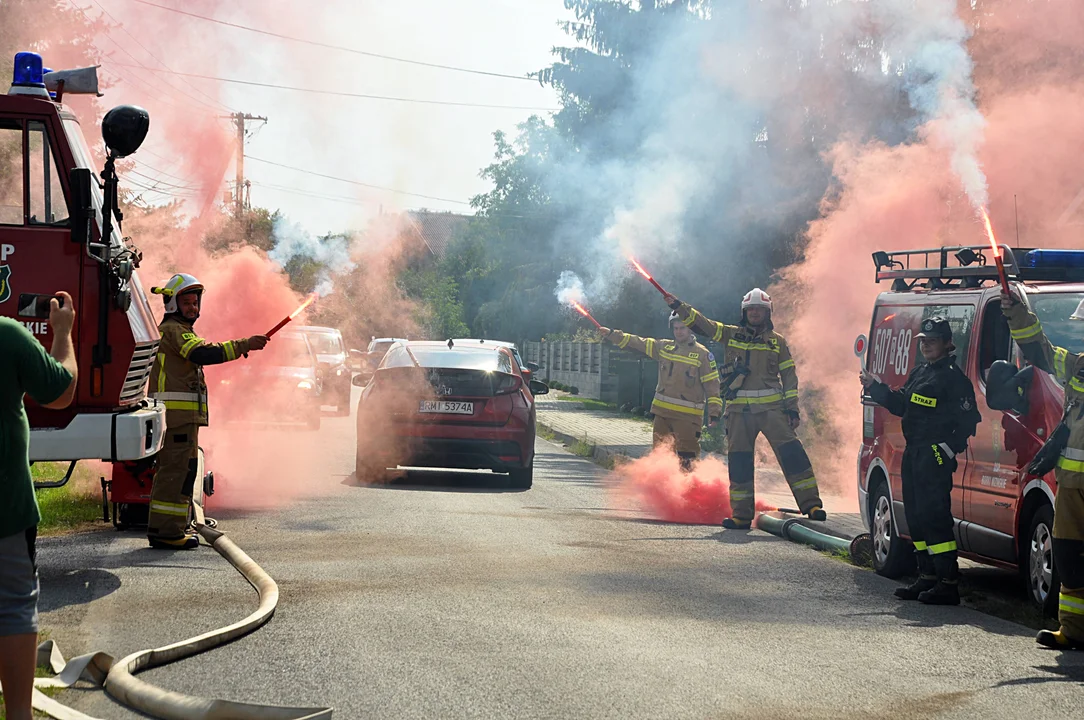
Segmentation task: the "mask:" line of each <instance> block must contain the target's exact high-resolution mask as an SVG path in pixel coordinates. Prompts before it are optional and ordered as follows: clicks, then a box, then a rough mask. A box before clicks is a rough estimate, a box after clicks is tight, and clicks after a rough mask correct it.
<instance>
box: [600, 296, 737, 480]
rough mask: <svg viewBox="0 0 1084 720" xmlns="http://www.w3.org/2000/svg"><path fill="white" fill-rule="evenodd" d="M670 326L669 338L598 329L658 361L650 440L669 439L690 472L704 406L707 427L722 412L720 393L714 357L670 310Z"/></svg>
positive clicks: (657, 442)
mask: <svg viewBox="0 0 1084 720" xmlns="http://www.w3.org/2000/svg"><path fill="white" fill-rule="evenodd" d="M670 328H671V331H672V332H673V334H674V339H673V340H655V339H653V338H642V337H639V336H637V335H630V334H628V333H624V332H621V331H620V330H610V329H609V328H601V329H600V330H599V332H601V333H602V336H603V338H604V339H605V340H607V341H609V342H611V343H613V344H614V345H616V346H617V347H619V348H622V349H629V350H637V351H639V352H642V353H643V354H645V355H647V356H648V357H649V358H651V359H652V360H657V361H658V362H659V382H658V385H657V386H656V388H655V398H654V400H652V402H651V412H652V413H654V415H655V421H654V426H653V428H652V430H653V433H652V444H653V445H654V446H655V447H658V446H659V445H660V444H662V443H665V442H670V441H672V442H673V443H674V449H675V450H676V452H677V455H678V457H679V458H680V459H681V468H682V470H685V471H688V470H690V469H691V468H692V463H693V460H695V459H696V458H698V457H700V432H701V429H702V427H703V423H704V407H705V405H706V406H707V408H708V426H709V427H711V426H713V425H714V424H715V422H716V421H717V420H718V419H719V416H720V415H721V414H722V412H723V401H722V400H721V399H720V398H719V370H718V369H717V368H716V366H715V356H714V355H712V354H711V352H710V351H709V350H708V349H707V348H706V347H704V346H703V345H701V344H700V343H698V342H696V338H694V337H693V334H692V331H690V330H689V328H687V327H685V325H683V324H682V323H681V322H680V321H679V319H678V316H677V313H670Z"/></svg>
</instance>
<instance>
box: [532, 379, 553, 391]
mask: <svg viewBox="0 0 1084 720" xmlns="http://www.w3.org/2000/svg"><path fill="white" fill-rule="evenodd" d="M549 392H550V386H549V385H547V384H546V383H544V382H542V381H541V380H532V381H531V394H532V395H549Z"/></svg>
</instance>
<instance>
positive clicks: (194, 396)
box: [151, 392, 200, 402]
mask: <svg viewBox="0 0 1084 720" xmlns="http://www.w3.org/2000/svg"><path fill="white" fill-rule="evenodd" d="M151 397H153V398H154V399H156V400H195V401H196V402H199V400H200V394H199V393H194V392H156V393H151Z"/></svg>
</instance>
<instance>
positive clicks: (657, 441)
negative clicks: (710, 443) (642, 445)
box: [651, 415, 703, 470]
mask: <svg viewBox="0 0 1084 720" xmlns="http://www.w3.org/2000/svg"><path fill="white" fill-rule="evenodd" d="M702 429H703V426H702V425H701V418H700V416H693V415H690V416H689V419H688V420H685V419H684V418H682V419H678V418H664V417H659V416H658V415H656V416H655V421H654V423H653V424H652V427H651V430H652V433H651V435H652V437H651V440H652V443H651V444H652V447H658V446H659V445H662V444H664V443H667V442H673V443H674V452H676V453H677V456H678V457H679V458H681V468H682V469H683V470H689V469H690V468H692V464H693V460H695V459H696V458H698V457H700V432H701V430H702Z"/></svg>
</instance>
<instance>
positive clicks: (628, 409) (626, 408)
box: [621, 403, 632, 413]
mask: <svg viewBox="0 0 1084 720" xmlns="http://www.w3.org/2000/svg"><path fill="white" fill-rule="evenodd" d="M621 412H623V413H628V412H632V403H625V404H624V405H622V406H621Z"/></svg>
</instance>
